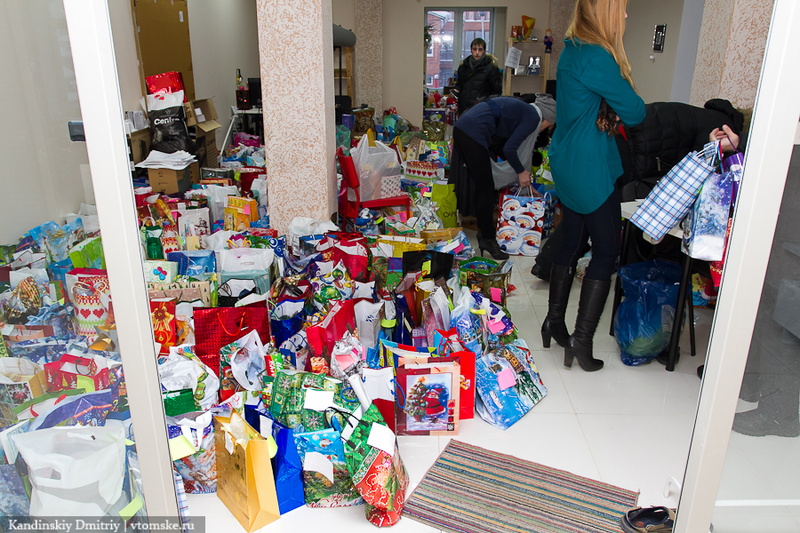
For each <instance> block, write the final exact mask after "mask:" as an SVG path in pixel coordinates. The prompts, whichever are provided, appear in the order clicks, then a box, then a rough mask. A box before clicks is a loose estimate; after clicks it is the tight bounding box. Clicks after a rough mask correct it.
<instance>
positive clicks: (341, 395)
mask: <svg viewBox="0 0 800 533" xmlns="http://www.w3.org/2000/svg"><path fill="white" fill-rule="evenodd" d="M357 406H358V398H356V397H355V393H354V392H353V390H352V389H351V388H348V389H347V390H345V389H344V387H343V386H342V380H340V379H336V378H332V377H330V376H326V375H324V374H313V373H311V372H301V371H298V370H280V371H279V372H278V373H277V375H276V376H275V381H274V382H273V383H272V395H271V397H270V405H269V412H270V414H271V415H272V418H273V419H275V420H276V421H277V422H279V423H281V424H283V425H284V426H286V427H290V428H295V427H297V426H299V425H302V426H303V428H304V429H306V430H308V431H316V430H319V429H325V428H327V427H329V426H330V424H329V422H328V417H326V410H327V409H328V408H330V407H336V408H338V409H339V410H341V411H346V412H349V411H352V410H353V409H355V408H356V407H357Z"/></svg>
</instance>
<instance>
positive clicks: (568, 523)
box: [403, 440, 639, 533]
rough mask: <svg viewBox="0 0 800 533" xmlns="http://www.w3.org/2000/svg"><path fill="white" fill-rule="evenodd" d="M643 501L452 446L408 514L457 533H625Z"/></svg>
mask: <svg viewBox="0 0 800 533" xmlns="http://www.w3.org/2000/svg"><path fill="white" fill-rule="evenodd" d="M638 497H639V494H638V493H636V492H632V491H629V490H625V489H621V488H619V487H615V486H613V485H608V484H606V483H600V482H599V481H595V480H593V479H589V478H585V477H581V476H576V475H574V474H570V473H569V472H566V471H564V470H557V469H555V468H550V467H547V466H543V465H540V464H537V463H532V462H530V461H523V460H522V459H519V458H517V457H513V456H511V455H504V454H500V453H496V452H492V451H490V450H487V449H485V448H479V447H477V446H471V445H469V444H465V443H463V442H459V441H456V440H451V441H450V443H449V444H448V445H447V447H446V448H445V449H444V451H443V452H442V454H441V455H440V456H439V459H437V460H436V462H435V463H434V464H433V466H432V467H431V469H430V470H428V472H427V473H426V474H425V476H424V477H423V478H422V481H420V483H419V485H418V486H417V488H416V489H415V490H414V492H413V494H412V495H411V497H410V498H409V499H408V501H407V502H406V505H405V508H404V509H403V514H404V515H405V516H407V517H408V518H411V519H413V520H417V521H420V522H423V523H426V524H429V525H431V526H434V527H436V528H438V529H442V530H443V531H453V532H457V533H521V532H526V533H527V532H530V533H569V532H580V533H619V531H620V526H619V518H620V517H621V516H622V515H623V514H624V513H625V511H627V510H628V509H630V508H631V507H634V506H635V505H636V500H637V498H638Z"/></svg>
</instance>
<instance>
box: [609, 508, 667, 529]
mask: <svg viewBox="0 0 800 533" xmlns="http://www.w3.org/2000/svg"><path fill="white" fill-rule="evenodd" d="M674 523H675V510H674V509H669V508H667V507H644V508H642V507H637V508H635V509H631V510H630V511H628V512H627V513H625V514H624V515H623V516H622V518H620V519H619V524H620V526H622V531H624V532H625V533H655V532H658V533H671V532H672V526H673V525H674Z"/></svg>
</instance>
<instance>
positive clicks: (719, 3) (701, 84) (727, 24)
mask: <svg viewBox="0 0 800 533" xmlns="http://www.w3.org/2000/svg"><path fill="white" fill-rule="evenodd" d="M772 8H773V0H734V1H731V0H706V3H705V11H704V12H703V23H702V26H701V29H700V42H699V44H698V50H697V63H696V66H695V70H694V79H693V81H692V92H691V97H690V102H689V103H691V104H692V105H697V106H702V105H703V104H704V103H705V102H706V101H708V100H710V99H711V98H725V99H727V100H730V101H731V103H733V105H734V106H736V107H742V108H751V107H753V103H754V102H755V98H756V90H757V89H758V80H759V77H760V74H761V62H762V60H763V59H764V50H765V49H766V39H767V33H768V31H769V23H770V18H771V15H772Z"/></svg>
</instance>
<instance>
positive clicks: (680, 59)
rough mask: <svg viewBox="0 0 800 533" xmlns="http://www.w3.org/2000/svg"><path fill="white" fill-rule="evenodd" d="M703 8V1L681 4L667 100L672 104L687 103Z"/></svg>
mask: <svg viewBox="0 0 800 533" xmlns="http://www.w3.org/2000/svg"><path fill="white" fill-rule="evenodd" d="M704 7H705V0H684V2H683V14H682V15H681V31H680V35H679V36H678V48H677V50H676V55H677V57H676V58H675V71H674V72H673V75H672V92H671V93H670V98H669V99H670V101H672V102H684V103H687V104H688V103H689V97H690V95H691V92H692V79H693V78H694V66H695V62H696V60H697V45H698V43H699V41H700V26H701V25H702V23H703V8H704Z"/></svg>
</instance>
